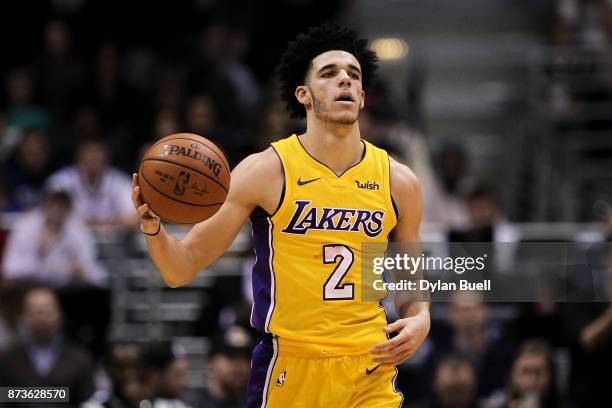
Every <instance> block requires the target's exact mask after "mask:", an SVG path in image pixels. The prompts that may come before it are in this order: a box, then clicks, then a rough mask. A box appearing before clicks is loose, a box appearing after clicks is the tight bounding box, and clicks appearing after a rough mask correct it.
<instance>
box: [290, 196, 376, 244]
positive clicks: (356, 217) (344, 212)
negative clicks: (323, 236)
mask: <svg viewBox="0 0 612 408" xmlns="http://www.w3.org/2000/svg"><path fill="white" fill-rule="evenodd" d="M310 203H311V202H310V201H309V200H296V201H294V204H295V211H294V213H293V216H292V217H291V220H290V221H289V225H287V226H286V227H285V228H284V229H283V230H282V232H286V233H288V234H300V235H304V234H306V233H307V232H308V231H309V230H326V231H351V232H359V231H363V232H364V233H365V234H366V235H367V236H368V237H370V238H374V237H376V236H377V235H379V234H380V233H381V231H382V229H383V219H384V218H385V212H384V211H381V210H376V211H370V210H359V209H353V208H329V207H323V208H318V207H315V206H310Z"/></svg>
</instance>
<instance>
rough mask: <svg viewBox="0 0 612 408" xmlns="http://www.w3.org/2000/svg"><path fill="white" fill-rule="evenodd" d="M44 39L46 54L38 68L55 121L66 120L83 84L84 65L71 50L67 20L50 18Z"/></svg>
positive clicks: (62, 121) (70, 37) (44, 92)
mask: <svg viewBox="0 0 612 408" xmlns="http://www.w3.org/2000/svg"><path fill="white" fill-rule="evenodd" d="M43 40H44V44H43V45H44V50H45V53H44V56H43V58H42V60H41V61H40V63H39V67H38V71H39V75H40V77H41V81H42V83H41V85H42V89H41V90H42V93H43V98H44V101H45V103H46V105H47V106H48V107H49V109H50V110H51V113H52V116H53V119H54V121H55V122H56V123H64V122H65V121H66V120H67V119H68V114H69V113H70V111H71V108H72V105H73V103H74V101H75V97H76V95H77V92H78V90H79V88H80V87H81V86H82V85H83V83H82V79H83V66H82V63H81V62H80V61H79V60H78V58H76V57H75V56H74V55H73V53H72V35H71V33H70V31H69V30H68V27H67V26H66V23H65V22H64V21H61V20H51V21H49V22H48V23H47V25H46V26H45V29H44V38H43Z"/></svg>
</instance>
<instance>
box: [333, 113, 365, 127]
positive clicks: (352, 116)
mask: <svg viewBox="0 0 612 408" xmlns="http://www.w3.org/2000/svg"><path fill="white" fill-rule="evenodd" d="M334 116H335V117H334V122H336V123H337V124H339V125H352V124H354V123H355V122H357V118H358V116H359V115H358V114H357V113H355V112H338V113H337V114H336V115H334Z"/></svg>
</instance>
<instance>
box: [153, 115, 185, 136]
mask: <svg viewBox="0 0 612 408" xmlns="http://www.w3.org/2000/svg"><path fill="white" fill-rule="evenodd" d="M175 133H179V121H178V117H177V114H176V112H175V111H173V110H172V109H162V110H160V111H159V112H157V116H156V117H155V120H154V123H153V141H154V142H155V141H157V140H159V139H162V138H164V137H166V136H169V135H172V134H175Z"/></svg>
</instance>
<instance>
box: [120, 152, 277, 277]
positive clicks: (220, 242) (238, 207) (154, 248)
mask: <svg viewBox="0 0 612 408" xmlns="http://www.w3.org/2000/svg"><path fill="white" fill-rule="evenodd" d="M282 177H283V176H282V170H281V166H280V159H279V158H278V156H277V155H276V153H275V152H274V150H273V149H272V148H268V149H267V150H265V151H263V152H261V153H257V154H253V155H251V156H249V157H247V158H246V159H244V160H243V161H242V162H241V163H240V164H238V166H236V168H234V170H233V171H232V176H231V183H230V189H229V192H228V195H227V198H226V200H225V202H224V203H223V205H222V206H221V208H220V209H219V211H217V213H215V215H213V216H212V217H210V218H209V219H207V220H205V221H202V222H200V223H199V224H196V225H195V226H194V227H193V228H192V229H191V230H190V231H189V233H188V234H187V235H186V236H185V238H183V239H182V240H177V239H176V238H174V237H173V236H171V235H170V234H168V233H167V232H166V230H165V229H164V227H163V225H161V224H160V220H159V217H157V216H156V215H155V214H153V213H152V212H151V210H150V209H149V206H148V204H146V203H144V201H143V199H142V196H141V192H140V187H139V186H138V175H137V174H134V175H133V181H132V187H133V188H132V201H133V202H134V206H135V207H136V209H137V210H138V216H139V217H140V222H141V229H142V231H143V232H145V233H148V234H155V232H156V231H159V233H158V234H156V235H146V240H147V247H148V249H149V255H150V256H151V259H153V262H154V263H155V265H156V266H157V268H158V270H159V272H160V274H161V276H162V278H163V279H164V281H165V282H166V284H168V286H170V287H178V286H184V285H187V284H189V283H190V282H191V281H193V279H194V278H195V277H196V275H197V274H198V273H199V272H200V271H201V270H202V269H204V268H206V267H207V266H208V265H210V264H211V263H213V262H214V261H215V260H216V259H217V258H219V257H220V256H221V255H222V254H223V252H224V251H225V250H226V249H227V248H228V247H229V246H230V245H231V243H232V242H233V241H234V239H235V238H236V235H237V234H238V232H239V231H240V229H241V228H242V226H243V225H244V223H245V221H246V220H247V218H248V217H249V215H250V214H251V212H252V211H253V210H254V209H255V208H256V207H258V206H260V207H262V208H263V209H264V210H266V211H268V213H272V212H273V211H274V209H275V208H276V207H275V205H277V204H278V201H279V200H280V195H281V192H282V187H283V179H282Z"/></svg>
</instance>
